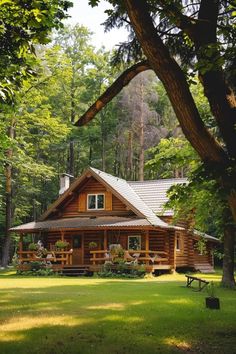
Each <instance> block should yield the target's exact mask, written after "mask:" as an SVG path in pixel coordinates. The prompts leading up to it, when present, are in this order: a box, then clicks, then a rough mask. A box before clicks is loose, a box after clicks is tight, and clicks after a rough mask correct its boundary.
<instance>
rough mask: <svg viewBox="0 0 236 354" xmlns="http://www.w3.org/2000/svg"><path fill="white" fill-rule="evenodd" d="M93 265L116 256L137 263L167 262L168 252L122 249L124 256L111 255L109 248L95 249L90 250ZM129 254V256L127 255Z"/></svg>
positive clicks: (112, 259) (113, 259) (111, 259)
mask: <svg viewBox="0 0 236 354" xmlns="http://www.w3.org/2000/svg"><path fill="white" fill-rule="evenodd" d="M90 254H91V255H92V258H90V261H92V264H93V265H96V264H98V263H102V262H105V261H111V262H114V261H115V260H116V258H122V259H123V260H124V261H127V262H129V261H130V262H132V259H133V261H136V263H137V264H141V263H146V264H162V262H168V261H169V258H168V253H167V252H164V251H152V250H124V256H122V257H119V256H118V255H112V254H111V252H110V251H109V250H96V251H90ZM129 256H130V257H129Z"/></svg>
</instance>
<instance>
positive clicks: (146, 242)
mask: <svg viewBox="0 0 236 354" xmlns="http://www.w3.org/2000/svg"><path fill="white" fill-rule="evenodd" d="M145 251H146V253H145V257H148V255H149V252H148V251H149V230H146V232H145ZM146 264H147V265H148V264H149V261H146Z"/></svg>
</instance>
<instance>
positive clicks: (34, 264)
mask: <svg viewBox="0 0 236 354" xmlns="http://www.w3.org/2000/svg"><path fill="white" fill-rule="evenodd" d="M42 266H43V263H42V262H38V261H34V262H30V270H33V271H35V270H39V269H41V268H42Z"/></svg>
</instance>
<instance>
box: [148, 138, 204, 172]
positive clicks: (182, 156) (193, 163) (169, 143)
mask: <svg viewBox="0 0 236 354" xmlns="http://www.w3.org/2000/svg"><path fill="white" fill-rule="evenodd" d="M148 154H149V160H148V161H147V162H146V169H147V170H149V173H151V174H152V175H153V176H158V177H159V178H171V177H174V173H175V170H178V169H182V170H183V174H184V175H186V174H189V172H190V171H191V172H192V171H193V170H194V169H195V168H196V167H197V166H198V164H199V159H198V158H197V155H196V153H195V152H194V150H193V148H192V147H191V145H190V144H189V143H188V141H187V140H186V139H184V138H169V139H161V141H160V143H159V144H158V145H157V146H155V147H153V148H151V149H149V150H148Z"/></svg>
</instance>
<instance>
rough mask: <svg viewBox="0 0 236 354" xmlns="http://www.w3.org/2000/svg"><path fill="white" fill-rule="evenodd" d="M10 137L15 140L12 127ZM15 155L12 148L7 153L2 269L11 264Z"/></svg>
mask: <svg viewBox="0 0 236 354" xmlns="http://www.w3.org/2000/svg"><path fill="white" fill-rule="evenodd" d="M8 136H9V138H10V139H14V127H13V125H11V127H10V128H9V131H8ZM12 155H13V150H12V148H9V149H8V150H7V152H6V160H7V162H6V166H5V176H6V196H5V202H6V216H5V238H4V243H3V249H2V267H6V266H7V265H8V263H9V257H10V245H11V234H10V232H9V229H10V227H11V225H12V165H11V159H12Z"/></svg>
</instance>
